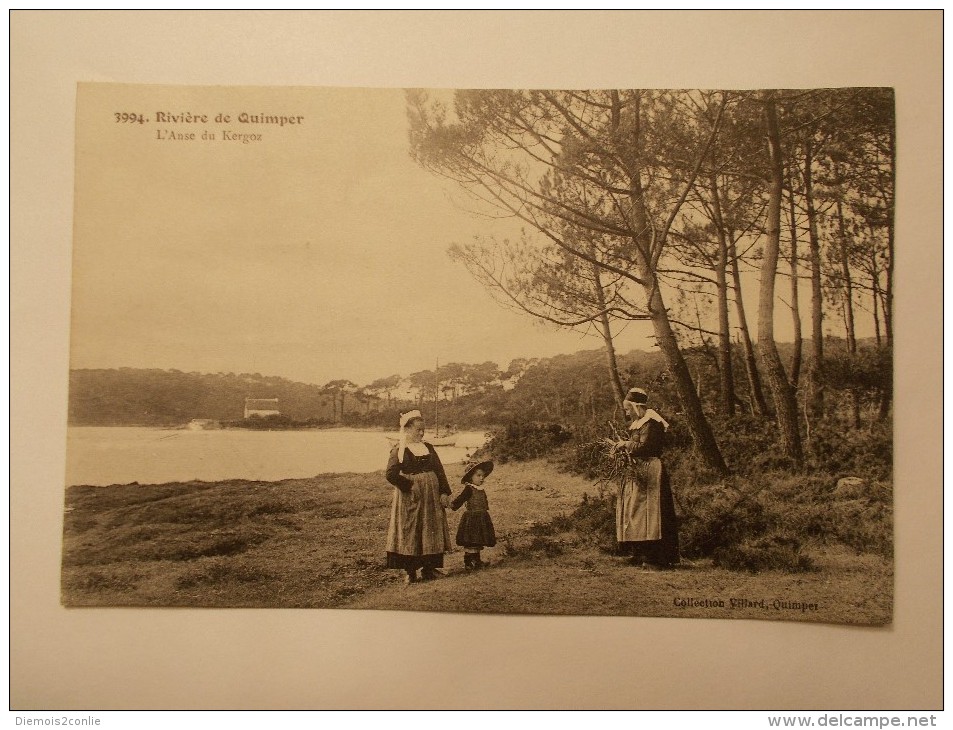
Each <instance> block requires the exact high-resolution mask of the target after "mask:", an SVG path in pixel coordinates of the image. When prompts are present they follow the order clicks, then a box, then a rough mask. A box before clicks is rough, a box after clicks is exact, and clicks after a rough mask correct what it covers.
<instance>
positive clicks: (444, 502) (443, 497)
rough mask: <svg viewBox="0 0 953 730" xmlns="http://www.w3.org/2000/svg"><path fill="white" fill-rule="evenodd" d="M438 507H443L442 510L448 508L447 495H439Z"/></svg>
mask: <svg viewBox="0 0 953 730" xmlns="http://www.w3.org/2000/svg"><path fill="white" fill-rule="evenodd" d="M440 506H441V507H443V508H444V509H447V507H449V506H450V495H449V494H441V495H440Z"/></svg>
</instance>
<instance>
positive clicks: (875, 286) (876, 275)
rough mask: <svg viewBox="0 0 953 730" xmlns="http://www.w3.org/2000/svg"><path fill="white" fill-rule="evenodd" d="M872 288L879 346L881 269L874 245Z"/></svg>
mask: <svg viewBox="0 0 953 730" xmlns="http://www.w3.org/2000/svg"><path fill="white" fill-rule="evenodd" d="M870 240H871V242H873V240H874V231H873V228H871V229H870ZM870 288H871V292H872V294H871V299H872V300H873V305H874V306H873V313H874V339H875V341H876V343H877V347H878V348H880V346H881V344H882V343H881V338H880V297H881V291H880V269H879V268H878V267H877V249H876V247H874V246H873V245H871V248H870Z"/></svg>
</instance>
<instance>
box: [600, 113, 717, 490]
mask: <svg viewBox="0 0 953 730" xmlns="http://www.w3.org/2000/svg"><path fill="white" fill-rule="evenodd" d="M613 109H614V112H615V111H616V110H618V95H617V94H613ZM634 118H635V125H636V128H635V144H634V145H633V146H632V148H630V150H629V153H630V154H631V159H630V160H629V161H628V163H629V164H628V168H629V169H628V175H629V191H628V192H629V205H630V209H629V216H630V221H629V223H630V227H631V230H632V232H633V243H634V244H635V249H636V250H635V254H636V270H637V272H638V274H639V278H640V279H641V280H642V282H643V283H642V286H643V289H644V291H645V303H646V310H647V312H648V314H649V317H650V319H651V321H652V326H653V328H654V329H655V339H656V342H657V343H658V346H659V349H660V350H661V351H662V353H663V354H664V355H665V358H666V360H667V362H668V368H669V371H670V372H671V374H672V379H673V380H674V383H675V389H676V391H677V393H678V397H679V400H680V401H681V405H682V410H683V412H684V415H685V421H686V423H687V425H688V430H689V433H691V436H692V441H693V442H694V444H695V448H696V449H697V450H698V453H699V455H700V456H701V458H702V461H703V462H704V463H705V464H706V465H707V466H709V467H710V468H712V469H714V470H715V471H717V472H718V473H720V474H727V473H728V467H727V466H726V465H725V460H724V457H722V455H721V450H720V449H719V448H718V443H717V442H716V441H715V435H714V433H713V432H712V430H711V424H709V423H708V419H707V418H706V417H705V413H704V411H702V404H701V400H700V399H699V398H698V393H697V392H696V391H695V384H694V383H693V382H692V376H691V373H689V371H688V365H687V364H686V362H685V358H684V357H683V356H682V351H681V350H680V349H679V347H678V341H677V340H676V339H675V333H674V331H672V323H671V322H670V321H669V318H668V310H666V308H665V303H664V301H663V300H662V291H661V289H660V288H659V280H658V275H657V270H656V266H655V261H653V259H652V256H653V248H652V244H653V239H654V236H653V235H651V234H650V233H649V231H650V226H649V225H648V220H649V219H648V212H647V210H646V208H645V198H644V197H643V190H642V179H641V163H640V162H639V159H638V150H639V148H640V141H639V135H640V133H641V131H640V125H641V111H640V108H639V98H638V96H636V98H635V109H634ZM663 243H664V241H661V242H660V241H654V244H655V245H656V246H659V245H661V244H663Z"/></svg>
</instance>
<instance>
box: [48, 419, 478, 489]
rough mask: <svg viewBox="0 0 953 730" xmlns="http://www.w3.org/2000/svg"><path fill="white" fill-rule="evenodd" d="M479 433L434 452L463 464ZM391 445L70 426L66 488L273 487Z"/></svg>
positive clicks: (346, 466)
mask: <svg viewBox="0 0 953 730" xmlns="http://www.w3.org/2000/svg"><path fill="white" fill-rule="evenodd" d="M484 438H485V434H484V433H483V432H482V431H465V432H461V433H458V434H457V440H456V445H455V446H440V447H438V449H437V451H438V453H439V454H440V459H441V461H443V462H444V463H445V464H451V463H454V462H459V461H463V460H464V459H465V458H466V456H467V451H468V449H469V451H471V452H472V451H473V450H474V449H476V448H477V447H479V446H481V445H482V444H483V442H484ZM390 448H391V442H390V441H388V440H387V438H386V435H385V433H384V432H382V431H359V430H348V429H331V430H318V431H245V430H241V429H237V430H234V431H188V430H171V429H161V428H124V427H113V428H101V427H92V426H72V427H70V428H69V429H68V430H67V449H66V484H67V485H74V484H93V485H96V486H105V485H108V484H129V483H130V482H139V483H140V484H160V483H162V482H173V481H175V482H179V481H190V480H193V479H196V480H201V481H206V482H212V481H218V480H221V479H256V480H264V481H275V480H278V479H296V478H301V477H310V476H314V475H315V474H325V473H328V472H371V471H378V470H380V469H383V468H384V467H385V466H386V464H387V454H388V453H389V451H390Z"/></svg>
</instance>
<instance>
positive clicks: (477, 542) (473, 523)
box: [450, 484, 496, 548]
mask: <svg viewBox="0 0 953 730" xmlns="http://www.w3.org/2000/svg"><path fill="white" fill-rule="evenodd" d="M464 503H465V504H466V505H467V509H466V511H465V512H464V513H463V517H461V518H460V526H459V527H457V545H460V546H461V547H469V548H485V547H493V546H494V545H496V531H495V530H494V529H493V520H491V519H490V513H489V512H488V509H489V502H488V501H487V498H486V492H484V491H483V490H482V489H478V488H477V487H474V486H473V485H472V484H467V485H465V486H464V488H463V491H462V492H460V494H459V496H457V498H456V499H455V500H453V502H451V503H450V507H451V508H452V509H453V510H454V511H456V510H458V509H460V507H461V506H462V505H463V504H464Z"/></svg>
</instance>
